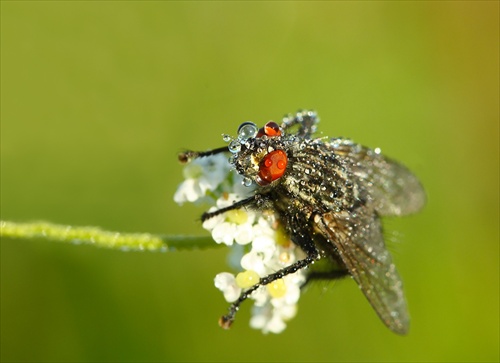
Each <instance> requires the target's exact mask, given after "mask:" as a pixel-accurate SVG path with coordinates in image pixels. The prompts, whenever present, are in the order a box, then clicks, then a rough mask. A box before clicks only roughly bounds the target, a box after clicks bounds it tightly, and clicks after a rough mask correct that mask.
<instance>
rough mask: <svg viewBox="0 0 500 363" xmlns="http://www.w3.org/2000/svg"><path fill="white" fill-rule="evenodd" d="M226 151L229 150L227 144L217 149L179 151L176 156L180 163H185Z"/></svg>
mask: <svg viewBox="0 0 500 363" xmlns="http://www.w3.org/2000/svg"><path fill="white" fill-rule="evenodd" d="M228 151H229V149H228V147H227V146H223V147H219V148H217V149H213V150H208V151H192V150H187V151H184V152H181V153H179V155H177V157H178V159H179V161H180V163H181V164H187V163H189V162H191V161H192V160H193V159H197V158H204V157H206V156H212V155H216V154H220V153H225V152H228Z"/></svg>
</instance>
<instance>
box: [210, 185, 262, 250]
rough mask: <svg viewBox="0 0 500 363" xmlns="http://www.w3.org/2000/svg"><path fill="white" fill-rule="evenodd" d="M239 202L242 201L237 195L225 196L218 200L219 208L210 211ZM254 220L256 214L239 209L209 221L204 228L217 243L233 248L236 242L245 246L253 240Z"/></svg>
mask: <svg viewBox="0 0 500 363" xmlns="http://www.w3.org/2000/svg"><path fill="white" fill-rule="evenodd" d="M238 200H240V197H239V196H238V195H236V194H225V195H223V196H222V197H221V198H219V199H217V201H216V203H217V207H212V208H210V209H209V210H208V211H209V212H213V211H215V210H217V209H221V208H225V207H227V206H230V205H232V204H233V203H234V202H235V201H238ZM254 220H255V212H253V211H249V210H244V209H237V210H231V211H229V212H226V213H222V214H219V215H216V216H215V217H212V218H209V219H207V220H206V221H205V222H203V228H205V229H207V230H209V231H211V232H212V238H213V239H214V241H215V242H217V243H224V244H225V245H228V246H231V245H232V244H233V243H234V242H236V243H238V244H240V245H245V244H248V243H250V242H252V240H253V237H254V232H253V222H254Z"/></svg>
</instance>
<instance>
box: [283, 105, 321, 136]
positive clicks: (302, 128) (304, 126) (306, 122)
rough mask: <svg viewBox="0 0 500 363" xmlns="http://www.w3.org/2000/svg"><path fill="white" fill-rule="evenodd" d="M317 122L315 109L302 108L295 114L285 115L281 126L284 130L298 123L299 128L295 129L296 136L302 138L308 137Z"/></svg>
mask: <svg viewBox="0 0 500 363" xmlns="http://www.w3.org/2000/svg"><path fill="white" fill-rule="evenodd" d="M318 122H319V118H318V115H317V114H316V112H315V111H310V110H303V111H297V113H296V114H295V115H293V114H291V113H290V114H288V115H285V117H284V118H283V123H282V124H281V127H282V128H283V130H285V131H286V130H288V129H290V128H292V127H293V126H295V125H298V126H299V130H298V131H297V136H299V137H301V138H304V139H310V138H311V135H312V134H313V133H314V132H316V127H317V126H316V125H317V124H318Z"/></svg>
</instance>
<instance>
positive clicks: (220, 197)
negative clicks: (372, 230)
mask: <svg viewBox="0 0 500 363" xmlns="http://www.w3.org/2000/svg"><path fill="white" fill-rule="evenodd" d="M184 178H185V180H184V181H183V182H182V183H181V184H180V185H179V187H178V189H177V191H176V193H175V195H174V200H175V201H176V202H177V203H179V204H182V203H184V202H205V203H208V204H209V205H210V204H211V205H212V207H211V208H210V209H209V211H210V212H211V211H214V210H217V209H220V208H224V207H227V206H229V205H231V204H232V203H234V202H235V201H238V200H241V199H243V198H245V197H246V196H248V195H249V192H251V191H252V188H250V187H245V186H243V183H242V180H243V179H242V178H241V176H239V175H238V174H236V173H235V172H234V171H231V168H230V164H229V162H228V160H227V157H226V156H225V155H222V154H217V155H213V156H210V157H205V158H199V159H195V160H193V161H192V162H191V163H189V164H187V165H186V167H185V169H184ZM203 228H205V229H207V230H209V231H210V232H211V233H212V237H213V239H214V240H215V242H217V243H223V244H225V245H227V246H231V247H233V248H234V252H235V253H234V254H233V256H237V257H238V260H239V261H238V263H237V264H236V265H239V266H237V269H239V270H241V271H240V272H239V273H238V274H236V275H234V274H232V273H229V272H222V273H220V274H218V275H217V276H216V277H215V286H216V287H217V288H218V289H219V290H221V291H222V293H223V294H224V298H225V299H226V301H227V302H230V303H231V302H234V301H236V300H237V299H238V297H239V296H240V294H241V293H242V291H244V290H245V289H247V288H249V287H251V286H253V285H255V284H256V283H258V282H259V279H260V278H262V277H265V276H267V275H269V274H271V273H273V272H276V271H278V270H280V269H282V268H284V267H286V266H288V265H290V264H292V263H293V262H295V261H297V259H300V258H303V257H304V255H303V252H302V251H301V250H300V249H299V248H296V247H295V245H294V244H293V243H291V241H290V240H289V238H287V237H286V235H285V234H284V233H283V232H282V231H281V229H280V227H279V225H278V223H276V220H275V218H274V215H273V213H272V211H264V212H260V211H253V210H247V209H244V208H241V209H236V210H231V211H228V212H226V213H223V214H220V215H217V216H215V217H213V218H210V219H208V220H206V221H205V222H204V223H203ZM241 251H243V253H241ZM305 278H306V277H305V273H304V271H303V270H299V271H297V272H296V273H293V274H290V275H287V276H285V277H284V278H282V279H279V280H276V281H274V282H272V283H270V284H268V285H266V286H260V287H259V288H258V289H257V290H256V291H254V292H253V293H252V295H251V296H250V299H252V300H254V307H253V310H252V318H251V320H250V326H251V327H252V328H255V329H261V330H262V332H263V333H268V332H271V333H281V332H282V331H283V330H284V329H285V328H286V321H288V320H289V319H291V318H293V317H294V316H295V314H296V311H297V302H298V300H299V297H300V286H301V285H302V284H303V283H304V282H305Z"/></svg>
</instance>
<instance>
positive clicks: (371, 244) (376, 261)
mask: <svg viewBox="0 0 500 363" xmlns="http://www.w3.org/2000/svg"><path fill="white" fill-rule="evenodd" d="M315 224H316V226H317V228H318V229H319V230H320V231H321V232H322V234H323V236H325V237H326V238H327V240H328V242H329V243H331V244H332V245H333V247H334V249H335V250H336V252H337V253H338V255H339V256H340V258H341V259H342V261H343V262H344V264H345V265H346V267H347V270H348V271H349V273H350V274H351V276H352V277H353V278H354V280H355V281H356V282H357V283H358V285H359V287H360V288H361V291H363V293H364V294H365V296H366V298H367V299H368V301H369V302H370V304H371V305H372V307H373V308H374V309H375V311H376V312H377V314H378V316H379V317H380V319H381V320H382V321H383V322H384V324H385V325H387V327H389V328H390V329H391V330H392V331H394V332H395V333H398V334H406V333H407V332H408V327H409V316H408V311H407V308H406V301H405V297H404V293H403V284H402V282H401V279H400V277H399V275H398V272H397V271H396V267H395V266H394V264H393V262H392V258H391V255H390V254H389V252H388V251H387V249H386V248H385V245H384V239H383V235H382V227H381V224H380V219H379V218H378V216H377V214H376V213H375V212H374V211H373V210H370V209H368V208H367V207H366V206H362V207H359V208H357V209H355V210H354V211H353V212H347V211H344V212H340V213H336V212H329V213H326V214H323V215H322V216H319V215H318V216H317V218H315Z"/></svg>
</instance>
